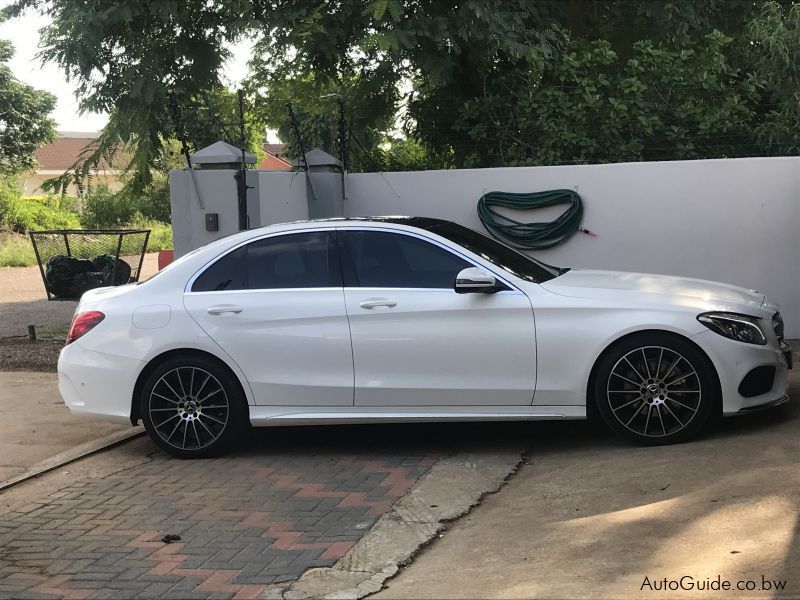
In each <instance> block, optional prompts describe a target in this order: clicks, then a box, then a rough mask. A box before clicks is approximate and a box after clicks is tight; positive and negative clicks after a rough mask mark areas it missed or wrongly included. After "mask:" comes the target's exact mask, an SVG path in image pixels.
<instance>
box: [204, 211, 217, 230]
mask: <svg viewBox="0 0 800 600" xmlns="http://www.w3.org/2000/svg"><path fill="white" fill-rule="evenodd" d="M206 231H219V213H206Z"/></svg>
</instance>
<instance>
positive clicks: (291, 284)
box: [247, 231, 340, 290]
mask: <svg viewBox="0 0 800 600" xmlns="http://www.w3.org/2000/svg"><path fill="white" fill-rule="evenodd" d="M331 259H332V256H331V244H329V243H328V233H327V232H324V231H317V232H312V233H295V234H292V235H281V236H277V237H271V238H266V239H264V240H260V241H258V242H253V243H252V244H249V245H248V246H247V280H248V281H247V283H248V287H249V288H250V289H251V290H266V289H274V288H306V287H311V288H313V287H329V286H332V285H340V284H339V283H338V281H337V282H335V283H332V282H331V271H332V269H331V262H332V260H331ZM337 270H338V267H337Z"/></svg>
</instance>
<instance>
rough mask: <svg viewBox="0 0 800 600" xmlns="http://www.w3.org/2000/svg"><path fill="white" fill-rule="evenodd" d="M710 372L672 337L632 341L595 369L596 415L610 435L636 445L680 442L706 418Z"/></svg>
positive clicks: (704, 360) (702, 359)
mask: <svg viewBox="0 0 800 600" xmlns="http://www.w3.org/2000/svg"><path fill="white" fill-rule="evenodd" d="M712 369H713V367H712V366H711V364H710V363H709V360H708V359H707V358H706V357H705V356H704V355H703V354H702V353H701V352H700V351H699V350H698V349H697V348H696V347H695V346H694V345H693V344H691V343H690V342H688V341H687V340H684V339H682V338H680V337H678V336H674V335H670V334H649V335H646V336H633V337H631V338H628V339H626V340H623V341H622V342H621V343H619V344H618V345H616V346H615V347H613V348H612V349H611V351H609V352H607V353H606V354H605V355H604V356H603V358H601V360H600V362H599V364H598V368H597V372H596V373H597V374H596V377H595V389H594V392H595V399H596V402H597V408H598V412H599V413H600V415H601V416H602V418H603V420H604V421H605V422H606V424H607V425H608V426H609V427H610V428H611V429H612V430H613V431H614V432H616V433H617V434H619V435H621V436H622V437H624V438H627V439H629V440H631V441H633V442H636V443H638V444H641V445H647V446H655V445H661V444H674V443H678V442H683V441H686V440H688V439H690V438H692V437H694V436H696V435H697V434H698V433H699V432H700V430H701V429H702V428H703V426H704V425H705V424H706V423H707V422H708V420H709V417H710V416H711V413H712V409H713V406H714V403H715V398H714V395H715V386H714V376H713V370H712Z"/></svg>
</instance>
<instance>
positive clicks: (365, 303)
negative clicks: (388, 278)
mask: <svg viewBox="0 0 800 600" xmlns="http://www.w3.org/2000/svg"><path fill="white" fill-rule="evenodd" d="M360 306H361V308H366V309H373V308H381V307H382V308H394V307H395V306H397V302H395V301H394V300H389V299H387V298H367V299H366V300H362V302H361V304H360Z"/></svg>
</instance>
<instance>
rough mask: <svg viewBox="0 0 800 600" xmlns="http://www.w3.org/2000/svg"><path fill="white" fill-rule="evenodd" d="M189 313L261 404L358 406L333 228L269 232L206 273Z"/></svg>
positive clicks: (188, 298)
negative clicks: (270, 233)
mask: <svg viewBox="0 0 800 600" xmlns="http://www.w3.org/2000/svg"><path fill="white" fill-rule="evenodd" d="M184 305H185V307H186V310H187V311H188V312H189V314H190V315H191V316H192V317H193V318H194V320H195V321H196V322H197V323H198V324H199V325H200V327H202V328H203V330H204V331H205V332H206V333H207V334H208V335H209V336H210V337H211V338H212V339H213V340H214V341H215V342H216V343H217V344H219V346H220V347H221V348H222V349H223V350H224V351H225V352H226V353H227V354H228V355H229V356H230V357H231V358H232V359H233V360H234V361H235V362H236V363H237V364H238V365H239V367H240V368H241V369H242V371H243V372H244V373H245V376H246V377H247V380H248V382H249V383H250V386H251V388H252V390H253V393H254V395H255V398H256V403H257V404H266V405H276V406H290V405H291V406H328V405H333V406H343V405H352V404H353V357H352V350H351V345H350V329H349V326H348V321H347V314H346V311H345V306H344V298H343V291H342V282H341V267H340V265H339V256H338V248H337V246H336V243H335V236H334V232H332V231H325V230H320V231H304V232H298V233H284V234H278V235H273V236H269V237H265V238H262V239H259V240H256V241H253V242H250V243H248V244H246V245H244V246H241V247H239V248H236V249H235V250H233V251H231V252H229V253H228V254H227V255H225V256H223V257H222V258H220V259H219V260H217V261H216V262H215V263H213V264H212V265H210V266H209V267H208V268H207V269H206V270H205V271H203V272H202V273H201V274H199V275H198V276H197V277H196V278H195V279H194V281H193V282H191V287H190V289H189V290H188V291H187V292H186V294H185V296H184Z"/></svg>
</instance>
